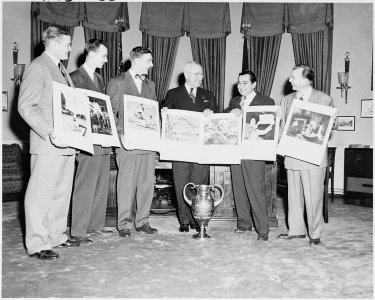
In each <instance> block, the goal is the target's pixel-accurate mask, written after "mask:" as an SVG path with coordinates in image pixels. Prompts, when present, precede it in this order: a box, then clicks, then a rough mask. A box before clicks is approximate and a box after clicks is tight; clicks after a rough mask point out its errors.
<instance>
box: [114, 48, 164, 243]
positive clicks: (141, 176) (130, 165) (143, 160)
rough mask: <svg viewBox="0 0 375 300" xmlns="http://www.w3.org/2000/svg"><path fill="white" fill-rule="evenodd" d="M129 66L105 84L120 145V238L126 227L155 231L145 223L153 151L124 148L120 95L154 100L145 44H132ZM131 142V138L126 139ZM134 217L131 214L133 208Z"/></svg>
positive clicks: (128, 233) (127, 230)
mask: <svg viewBox="0 0 375 300" xmlns="http://www.w3.org/2000/svg"><path fill="white" fill-rule="evenodd" d="M130 60H131V68H130V69H129V70H128V71H127V72H125V73H124V74H121V75H119V76H117V77H115V78H113V79H111V80H110V81H109V83H108V87H107V94H108V95H109V96H110V97H111V103H112V109H113V114H114V116H115V120H116V126H117V131H118V134H119V136H120V139H121V142H122V144H123V147H121V148H117V149H116V162H117V166H118V168H119V171H118V176H117V199H118V200H117V207H118V221H117V228H118V230H119V235H120V237H124V238H129V237H130V236H131V231H130V229H131V228H132V227H133V226H134V225H135V229H136V231H140V232H143V233H147V234H156V233H158V231H157V229H155V228H152V227H151V226H150V224H149V221H148V217H149V214H150V208H151V202H152V198H153V195H154V176H155V158H156V154H155V152H153V151H145V150H133V149H130V148H129V147H128V149H125V147H124V142H125V140H124V95H131V96H137V97H143V98H148V99H151V100H154V101H157V98H156V93H155V83H154V82H153V81H151V80H149V79H147V78H146V77H145V76H146V74H147V73H148V70H149V69H150V68H151V67H152V66H153V64H152V52H151V50H150V49H148V48H146V47H135V48H133V50H132V51H131V52H130ZM130 143H131V141H130ZM135 209H136V212H135V216H134V211H135Z"/></svg>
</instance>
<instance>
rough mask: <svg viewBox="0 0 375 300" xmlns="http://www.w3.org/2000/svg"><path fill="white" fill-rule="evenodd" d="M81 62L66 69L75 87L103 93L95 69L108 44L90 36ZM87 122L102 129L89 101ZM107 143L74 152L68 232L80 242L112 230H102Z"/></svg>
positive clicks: (104, 59) (95, 108)
mask: <svg viewBox="0 0 375 300" xmlns="http://www.w3.org/2000/svg"><path fill="white" fill-rule="evenodd" d="M84 54H85V57H86V58H85V62H84V64H83V65H82V66H81V67H79V69H78V70H76V71H74V72H72V73H70V77H71V78H72V80H73V82H74V85H75V87H78V88H82V89H87V90H91V91H95V92H98V93H105V86H104V82H103V78H102V76H101V75H100V74H99V73H97V72H96V69H97V68H99V69H101V68H103V65H104V63H106V62H107V56H108V47H107V45H106V43H105V42H104V41H102V40H98V39H91V40H89V41H87V42H86V44H85V47H84ZM91 105H92V108H93V112H92V113H91V122H92V127H93V131H94V132H96V133H97V132H99V131H98V130H99V128H102V129H103V124H100V121H99V120H100V119H99V117H100V113H101V110H100V107H99V105H98V103H97V102H93V103H91ZM110 153H111V148H110V147H102V146H99V145H94V153H93V155H91V154H88V153H85V152H83V151H80V153H78V154H77V157H76V162H77V168H76V174H75V178H74V189H73V196H72V224H71V228H70V234H71V236H72V238H74V239H75V240H77V241H79V242H80V243H81V244H91V243H92V240H91V239H89V238H88V237H87V235H88V234H94V235H99V236H108V235H111V234H112V231H109V230H105V229H104V225H105V215H106V210H107V197H108V186H109V172H110V171H109V169H110Z"/></svg>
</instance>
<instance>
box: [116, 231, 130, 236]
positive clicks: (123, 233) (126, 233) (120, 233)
mask: <svg viewBox="0 0 375 300" xmlns="http://www.w3.org/2000/svg"><path fill="white" fill-rule="evenodd" d="M118 233H119V236H120V237H123V238H130V229H121V230H120V231H119V232H118Z"/></svg>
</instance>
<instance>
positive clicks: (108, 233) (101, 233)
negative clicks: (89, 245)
mask: <svg viewBox="0 0 375 300" xmlns="http://www.w3.org/2000/svg"><path fill="white" fill-rule="evenodd" d="M87 235H89V236H91V235H98V236H111V235H113V231H112V230H105V229H103V230H88V231H87Z"/></svg>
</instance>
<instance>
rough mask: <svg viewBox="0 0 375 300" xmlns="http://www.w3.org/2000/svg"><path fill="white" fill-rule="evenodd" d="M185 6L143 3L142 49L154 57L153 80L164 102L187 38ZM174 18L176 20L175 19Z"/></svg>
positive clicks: (150, 73)
mask: <svg viewBox="0 0 375 300" xmlns="http://www.w3.org/2000/svg"><path fill="white" fill-rule="evenodd" d="M184 7H185V5H184V3H179V2H170V3H151V2H145V3H142V12H141V20H140V24H139V29H140V30H141V31H142V45H143V46H144V47H148V48H150V49H151V50H152V53H153V64H154V67H153V68H151V70H150V71H149V76H150V79H151V80H152V81H154V82H155V91H156V96H157V99H158V101H159V103H160V102H162V101H163V99H164V97H165V95H166V93H167V91H168V88H169V84H170V82H171V77H172V72H173V68H174V64H175V61H176V55H177V49H178V44H179V41H180V37H181V36H182V35H183V17H184ZM171 16H173V18H171Z"/></svg>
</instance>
